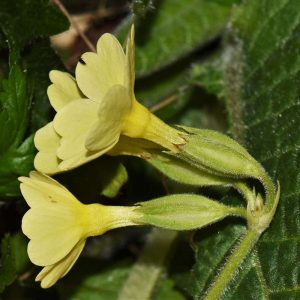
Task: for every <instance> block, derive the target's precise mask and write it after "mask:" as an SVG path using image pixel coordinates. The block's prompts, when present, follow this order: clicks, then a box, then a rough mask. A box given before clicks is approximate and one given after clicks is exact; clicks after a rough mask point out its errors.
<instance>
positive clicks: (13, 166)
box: [0, 0, 68, 197]
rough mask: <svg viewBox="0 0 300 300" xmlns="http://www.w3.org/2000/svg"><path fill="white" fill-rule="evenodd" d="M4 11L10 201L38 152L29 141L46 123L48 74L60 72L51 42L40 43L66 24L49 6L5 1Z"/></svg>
mask: <svg viewBox="0 0 300 300" xmlns="http://www.w3.org/2000/svg"><path fill="white" fill-rule="evenodd" d="M0 11H1V18H0V40H1V41H2V40H3V39H5V40H4V43H3V42H1V41H0V44H1V45H0V48H2V47H3V48H4V49H5V50H7V49H6V48H7V47H9V64H7V65H8V66H9V72H8V75H7V77H8V78H7V79H2V74H0V79H1V83H0V84H1V88H0V128H1V130H0V196H5V197H7V196H17V195H19V194H20V191H19V183H18V181H17V177H18V176H20V175H27V174H28V172H29V171H30V170H31V169H32V168H33V157H34V154H35V148H34V145H33V137H32V136H31V137H28V135H30V134H31V133H32V132H34V131H36V130H37V129H38V128H39V127H41V126H42V125H44V124H45V123H46V122H47V120H48V117H49V112H50V105H49V101H48V99H47V95H46V89H47V86H48V84H49V79H48V73H49V71H50V70H51V69H52V68H56V67H57V66H60V63H58V59H57V57H56V56H55V55H54V52H53V50H52V49H51V48H50V45H49V40H48V39H41V38H42V37H48V36H49V35H53V34H56V33H58V32H61V31H64V30H65V29H66V28H67V25H68V24H67V21H66V20H65V17H64V16H63V15H62V14H61V13H60V12H58V11H57V10H56V9H55V8H53V7H52V6H51V5H49V2H48V1H45V0H28V1H21V0H18V1H8V0H3V1H1V2H0ZM5 41H7V42H8V43H6V42H5ZM23 48H25V49H23ZM7 52H8V51H7ZM1 71H2V72H3V71H4V73H5V71H6V70H5V69H4V70H3V69H2V70H1ZM32 103H34V104H33V105H32ZM24 138H25V140H24Z"/></svg>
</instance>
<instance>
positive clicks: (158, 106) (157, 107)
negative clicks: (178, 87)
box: [150, 95, 177, 112]
mask: <svg viewBox="0 0 300 300" xmlns="http://www.w3.org/2000/svg"><path fill="white" fill-rule="evenodd" d="M176 99H177V95H172V96H170V97H168V98H166V99H164V100H163V101H161V102H159V103H157V104H155V105H153V106H152V107H151V108H150V111H151V112H155V111H158V110H160V109H162V108H164V107H166V106H167V105H169V104H170V103H172V102H173V101H175V100H176Z"/></svg>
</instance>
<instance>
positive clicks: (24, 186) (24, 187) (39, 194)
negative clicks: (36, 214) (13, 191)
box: [19, 172, 81, 207]
mask: <svg viewBox="0 0 300 300" xmlns="http://www.w3.org/2000/svg"><path fill="white" fill-rule="evenodd" d="M35 173H37V172H33V174H35ZM31 174H32V173H30V175H31ZM39 174H40V173H39ZM31 176H32V175H31ZM40 176H43V177H45V178H46V177H48V176H46V175H41V174H40ZM19 180H20V181H21V185H20V189H21V192H22V195H23V197H24V198H25V200H26V202H27V204H28V205H29V206H30V207H38V206H44V205H45V204H47V203H52V202H53V201H54V203H64V204H67V205H81V203H80V202H79V201H78V200H77V199H76V198H75V197H74V196H73V195H72V194H71V193H70V192H69V191H68V190H67V189H66V188H65V187H64V186H62V185H61V184H59V183H58V182H57V181H55V180H54V179H52V178H50V177H48V180H49V182H46V181H42V180H38V179H36V178H28V177H19Z"/></svg>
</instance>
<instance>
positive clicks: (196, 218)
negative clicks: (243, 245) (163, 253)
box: [134, 194, 247, 230]
mask: <svg viewBox="0 0 300 300" xmlns="http://www.w3.org/2000/svg"><path fill="white" fill-rule="evenodd" d="M137 205H138V206H137V208H136V212H138V213H139V214H138V215H139V217H138V219H137V220H134V222H136V223H141V224H144V225H154V226H157V227H162V228H166V229H173V230H192V229H198V228H202V227H204V226H207V225H209V224H212V223H215V222H217V221H219V220H222V219H224V218H225V217H227V216H238V217H243V218H247V211H246V209H245V208H243V207H231V206H227V205H223V204H221V203H219V202H217V201H213V200H211V199H209V198H207V197H204V196H200V195H192V194H176V195H170V196H165V197H161V198H157V199H154V200H150V201H145V202H140V203H138V204H137Z"/></svg>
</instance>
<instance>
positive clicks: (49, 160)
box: [34, 151, 61, 175]
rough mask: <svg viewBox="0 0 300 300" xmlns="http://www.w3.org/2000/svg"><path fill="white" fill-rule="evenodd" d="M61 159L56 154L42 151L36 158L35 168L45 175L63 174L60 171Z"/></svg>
mask: <svg viewBox="0 0 300 300" xmlns="http://www.w3.org/2000/svg"><path fill="white" fill-rule="evenodd" d="M59 163H60V159H58V157H57V156H56V153H55V152H51V151H41V152H38V153H37V154H36V156H35V157H34V168H35V169H36V170H38V171H40V172H43V173H45V174H49V175H53V174H56V173H59V172H61V170H60V169H59V167H58V166H59Z"/></svg>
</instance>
